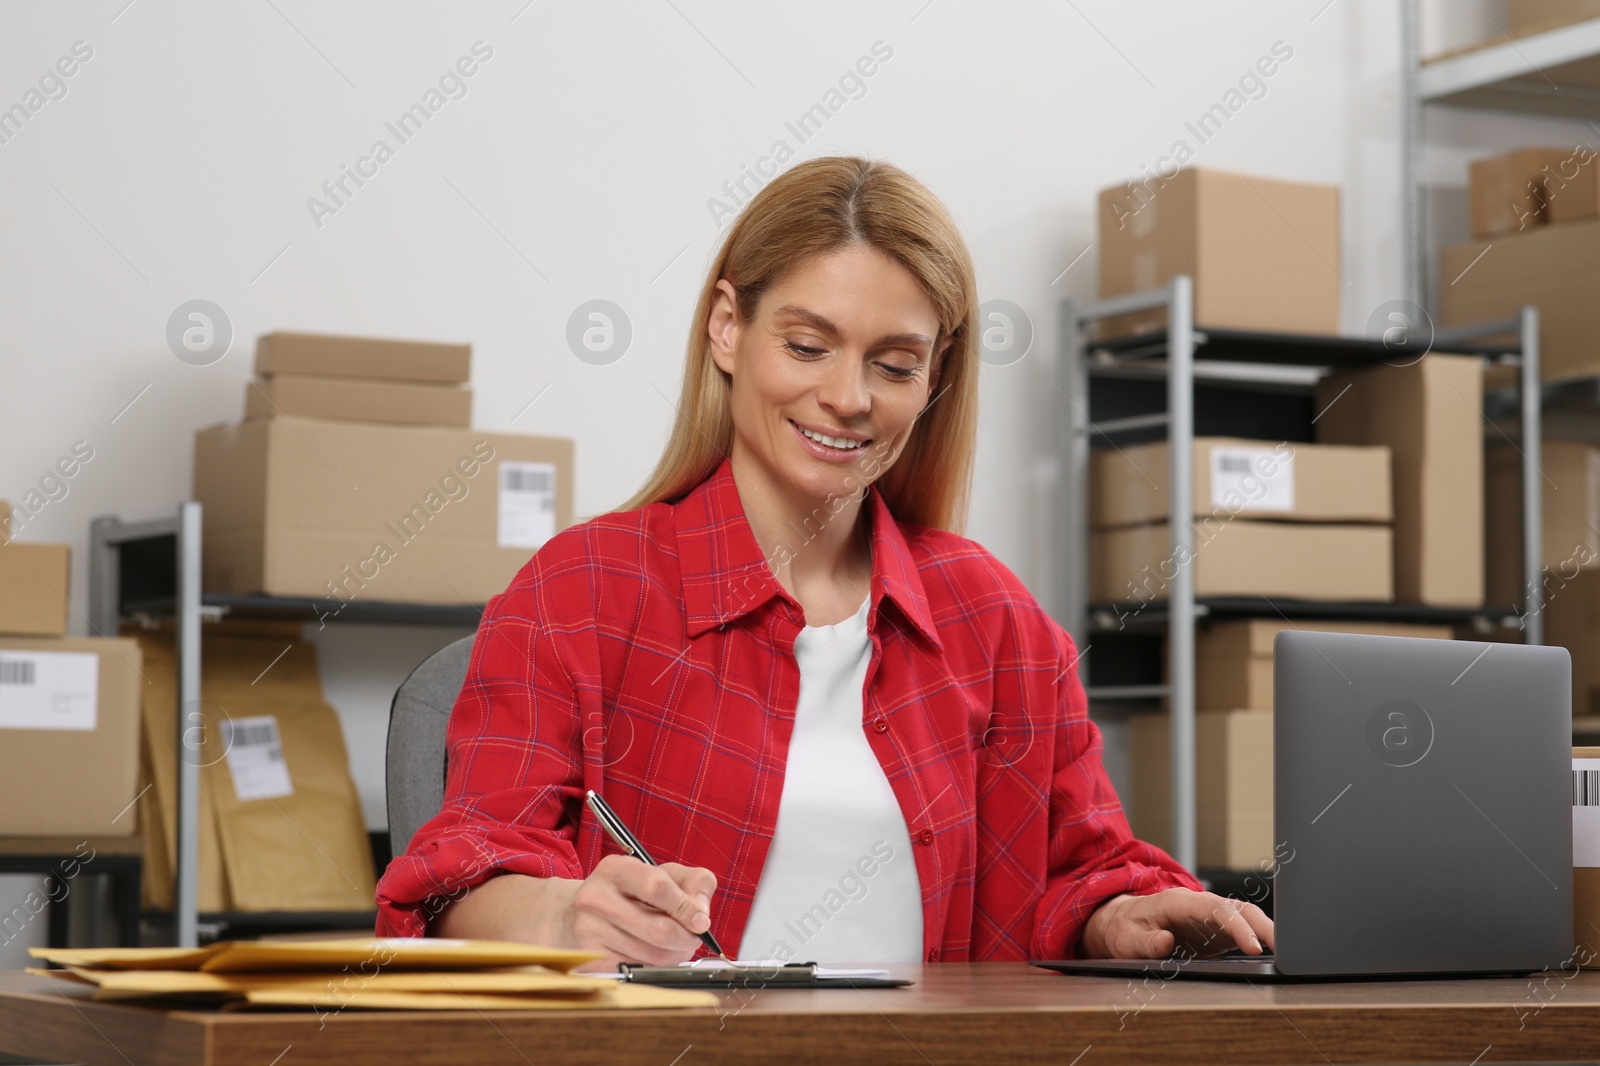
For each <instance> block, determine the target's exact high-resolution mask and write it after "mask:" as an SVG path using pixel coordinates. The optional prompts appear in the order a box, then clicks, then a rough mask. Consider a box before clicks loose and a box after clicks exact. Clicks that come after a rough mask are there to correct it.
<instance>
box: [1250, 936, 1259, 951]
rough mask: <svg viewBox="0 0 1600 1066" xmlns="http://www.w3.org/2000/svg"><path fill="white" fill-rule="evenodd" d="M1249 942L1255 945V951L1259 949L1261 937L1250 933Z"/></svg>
mask: <svg viewBox="0 0 1600 1066" xmlns="http://www.w3.org/2000/svg"><path fill="white" fill-rule="evenodd" d="M1250 943H1252V944H1254V945H1255V946H1256V950H1257V951H1260V950H1261V938H1260V937H1258V936H1256V935H1255V934H1254V933H1252V934H1250Z"/></svg>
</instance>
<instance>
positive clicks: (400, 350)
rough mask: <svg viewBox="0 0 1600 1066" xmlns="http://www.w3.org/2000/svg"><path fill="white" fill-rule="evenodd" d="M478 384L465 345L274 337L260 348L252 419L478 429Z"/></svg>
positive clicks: (250, 392) (247, 410)
mask: <svg viewBox="0 0 1600 1066" xmlns="http://www.w3.org/2000/svg"><path fill="white" fill-rule="evenodd" d="M471 377H472V348H471V347H470V346H469V345H465V344H423V343H419V342H416V341H393V340H375V339H370V338H366V337H330V336H324V335H320V334H314V333H286V332H278V333H268V334H266V335H264V336H262V337H261V338H260V339H258V340H257V341H256V379H255V380H254V381H252V382H250V384H249V385H248V386H247V387H246V389H245V407H244V415H245V418H246V419H253V418H271V417H273V416H274V415H279V416H288V417H291V418H292V417H295V416H303V417H306V418H326V419H336V420H347V421H354V422H379V423H389V424H393V425H419V426H453V427H456V428H461V429H464V428H466V427H467V426H470V425H471V424H472V389H471V388H470V387H468V386H467V384H466V382H468V381H470V380H471Z"/></svg>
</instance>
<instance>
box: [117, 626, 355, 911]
mask: <svg viewBox="0 0 1600 1066" xmlns="http://www.w3.org/2000/svg"><path fill="white" fill-rule="evenodd" d="M298 628H299V626H298V623H296V624H295V625H294V627H293V629H292V630H284V631H282V632H280V634H279V635H277V636H272V635H271V632H272V630H271V629H270V628H268V629H264V630H263V631H262V632H261V633H259V634H253V633H251V632H250V630H248V629H244V628H241V627H238V626H236V625H232V624H224V625H221V626H217V625H209V624H208V625H207V626H205V627H204V628H203V629H202V633H201V658H202V666H201V671H200V679H201V695H200V704H201V706H200V717H199V720H198V721H196V723H195V725H194V726H193V728H194V730H195V736H196V741H195V743H193V744H192V745H191V746H190V749H189V751H190V754H189V755H188V756H187V757H192V758H194V759H195V760H197V761H198V762H199V764H200V778H201V783H200V791H201V816H200V907H201V909H202V910H210V909H214V908H215V909H227V910H240V911H280V910H287V911H296V910H321V911H366V910H370V909H371V908H372V906H373V890H374V884H375V876H374V871H373V868H372V857H371V850H370V848H369V846H368V841H367V835H366V828H365V825H364V823H363V821H362V817H361V803H360V799H359V797H358V796H357V794H356V788H355V783H354V781H353V780H352V779H351V777H350V772H349V765H348V756H347V752H346V749H345V745H344V739H343V734H342V732H341V730H340V726H339V720H338V717H337V715H336V714H335V712H334V710H333V708H332V707H331V706H329V705H328V704H327V702H326V701H325V700H324V698H323V696H322V687H321V682H320V680H319V677H318V673H317V663H316V649H315V648H314V647H313V646H311V645H309V644H305V643H302V642H301V641H300V640H299V639H298V638H297V633H298ZM284 633H288V634H289V635H284ZM140 642H141V643H142V644H143V645H144V647H145V648H146V651H147V669H146V673H147V674H148V675H149V678H150V682H151V684H150V686H149V692H150V694H151V695H150V700H151V704H152V709H155V708H159V707H165V708H167V711H166V713H165V714H161V713H160V712H159V710H158V711H157V713H156V714H155V715H152V716H151V718H152V721H153V724H154V726H155V728H152V729H149V730H147V732H146V752H147V754H148V755H149V756H150V761H151V763H152V764H153V765H152V767H151V777H150V780H151V782H152V783H153V787H152V788H151V789H150V792H151V793H153V794H154V795H155V797H156V800H157V806H158V808H159V813H158V814H157V816H156V818H155V819H154V820H153V821H152V823H151V828H150V829H149V830H147V836H150V837H154V838H156V839H157V841H158V846H157V847H156V848H154V849H152V850H151V851H148V852H147V859H148V858H151V857H153V856H154V855H159V858H160V862H159V863H153V867H154V869H153V870H152V875H151V876H149V878H148V880H147V882H146V885H147V898H148V897H150V896H155V897H157V899H156V902H155V903H154V904H153V905H155V906H163V907H170V906H171V892H172V889H171V883H172V878H173V867H172V856H173V855H174V854H175V852H174V840H175V838H174V834H173V818H174V812H175V809H176V807H175V790H176V770H177V760H176V753H175V747H174V742H173V729H174V728H175V721H174V712H173V711H172V709H171V708H173V707H174V705H175V704H176V689H175V684H176V682H175V676H176V675H175V658H174V644H173V639H172V634H171V631H170V628H168V629H165V630H161V631H157V632H154V633H142V634H141V635H140ZM157 719H159V720H157ZM157 827H159V828H157Z"/></svg>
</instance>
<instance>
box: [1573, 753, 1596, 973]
mask: <svg viewBox="0 0 1600 1066" xmlns="http://www.w3.org/2000/svg"><path fill="white" fill-rule="evenodd" d="M1580 759H1584V760H1587V759H1600V748H1573V749H1572V769H1573V772H1574V773H1577V772H1578V771H1579V770H1580V769H1584V770H1590V769H1600V767H1597V766H1595V765H1594V764H1586V765H1584V766H1581V767H1580V765H1579V760H1580ZM1591 780H1593V779H1592V778H1591ZM1574 784H1576V782H1574ZM1574 800H1576V796H1575V797H1574ZM1593 806H1594V805H1593V804H1590V805H1588V808H1589V811H1590V812H1591V813H1592V808H1593ZM1572 813H1573V842H1572V844H1573V848H1572V850H1573V867H1572V930H1573V934H1574V935H1575V936H1576V937H1577V940H1578V943H1577V948H1578V951H1577V953H1576V954H1577V958H1578V961H1579V962H1581V963H1582V964H1583V966H1584V968H1585V969H1589V970H1600V865H1585V866H1580V865H1578V863H1579V862H1580V861H1584V858H1585V855H1584V853H1592V852H1593V851H1594V850H1595V849H1594V847H1593V837H1592V835H1591V836H1589V837H1585V836H1584V835H1583V834H1585V833H1589V834H1593V832H1594V830H1595V829H1596V828H1597V826H1596V825H1595V823H1594V821H1592V820H1591V821H1584V820H1583V817H1582V816H1581V815H1580V814H1579V810H1578V804H1577V803H1576V802H1574V804H1573V812H1572ZM1581 845H1589V846H1587V847H1585V846H1581ZM1588 859H1589V860H1590V861H1592V859H1593V855H1592V854H1589V855H1588ZM1585 959H1587V961H1584V960H1585Z"/></svg>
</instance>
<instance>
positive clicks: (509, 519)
mask: <svg viewBox="0 0 1600 1066" xmlns="http://www.w3.org/2000/svg"><path fill="white" fill-rule="evenodd" d="M572 470H573V465H572V441H571V440H568V439H564V438H556V437H530V436H520V435H515V434H509V433H482V432H477V431H473V430H463V429H441V428H435V427H431V426H404V427H400V426H377V425H367V424H363V423H359V422H333V421H325V420H320V419H309V418H303V419H295V420H294V421H293V424H290V422H288V421H287V420H285V419H281V418H270V419H262V420H260V421H255V422H245V423H243V424H241V425H223V426H213V427H211V428H208V429H203V430H200V431H199V432H198V433H197V434H196V435H195V466H194V495H195V499H197V500H199V501H200V502H201V504H202V505H203V506H204V512H203V513H204V516H205V541H204V544H203V545H202V560H203V563H202V565H203V568H204V570H203V575H202V581H203V583H204V586H205V588H206V590H207V591H210V592H225V593H227V592H231V593H245V594H249V593H268V594H271V595H278V596H309V597H313V598H316V599H318V600H323V601H327V602H328V603H329V607H330V610H331V609H334V608H336V607H337V606H338V605H340V604H341V603H344V602H348V601H350V600H354V599H361V600H384V601H393V602H409V603H439V604H460V603H462V602H465V601H470V602H473V603H483V602H485V601H487V600H488V599H489V597H491V596H494V595H497V594H499V593H501V592H503V591H505V588H506V586H507V585H508V584H510V582H511V578H512V577H513V576H514V575H515V574H516V572H517V570H518V569H520V568H521V567H522V565H523V564H524V563H526V562H527V561H528V559H529V557H530V556H532V555H533V553H534V551H535V550H536V549H537V548H538V547H539V545H540V544H542V543H544V540H546V539H548V537H549V536H551V535H553V534H554V533H555V532H556V531H558V530H561V529H564V528H565V527H567V526H569V525H571V524H572V500H573V473H572Z"/></svg>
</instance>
